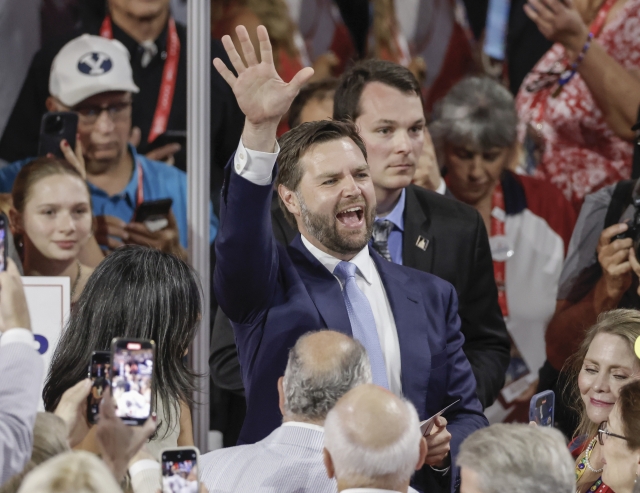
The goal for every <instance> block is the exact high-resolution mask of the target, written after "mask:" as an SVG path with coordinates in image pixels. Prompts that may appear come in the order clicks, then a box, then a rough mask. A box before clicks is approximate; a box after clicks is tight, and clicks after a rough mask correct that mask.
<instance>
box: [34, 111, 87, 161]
mask: <svg viewBox="0 0 640 493" xmlns="http://www.w3.org/2000/svg"><path fill="white" fill-rule="evenodd" d="M77 132H78V115H77V114H76V113H73V112H72V111H62V112H53V113H45V114H44V116H43V117H42V121H41V122H40V142H39V144H38V156H46V155H47V154H49V153H51V154H53V155H54V156H57V157H59V158H63V159H64V154H62V150H61V149H60V142H62V140H63V139H64V140H66V141H67V142H68V143H69V145H70V146H71V149H73V150H74V151H75V148H76V133H77Z"/></svg>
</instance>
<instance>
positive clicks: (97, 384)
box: [87, 351, 111, 424]
mask: <svg viewBox="0 0 640 493" xmlns="http://www.w3.org/2000/svg"><path fill="white" fill-rule="evenodd" d="M110 373H111V353H110V352H109V351H94V352H93V353H91V362H90V363H89V378H90V379H91V392H90V393H89V397H87V421H88V422H89V423H91V424H95V423H97V420H96V417H97V416H98V413H99V412H100V403H101V402H102V394H103V392H104V391H105V390H106V389H107V387H108V386H109V375H110Z"/></svg>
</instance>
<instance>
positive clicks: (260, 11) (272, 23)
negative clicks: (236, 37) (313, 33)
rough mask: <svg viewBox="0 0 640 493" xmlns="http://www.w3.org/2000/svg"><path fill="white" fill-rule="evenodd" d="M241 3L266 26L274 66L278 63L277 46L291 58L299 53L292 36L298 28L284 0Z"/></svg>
mask: <svg viewBox="0 0 640 493" xmlns="http://www.w3.org/2000/svg"><path fill="white" fill-rule="evenodd" d="M243 3H245V4H246V5H247V6H248V7H249V8H250V9H251V10H252V11H253V13H254V14H256V15H257V16H258V18H259V19H260V22H262V23H263V24H264V27H266V28H267V32H268V33H269V39H270V40H271V43H272V45H273V47H274V50H273V56H274V60H275V63H276V66H278V65H279V60H278V49H279V48H282V49H284V51H285V52H286V53H287V55H289V56H290V57H292V58H295V57H297V56H298V55H299V54H300V53H299V52H298V48H296V43H295V40H294V37H293V35H294V33H295V32H296V31H297V29H298V28H297V26H296V24H295V23H294V22H293V20H292V19H291V15H290V14H289V7H288V6H287V3H286V2H285V0H247V1H246V2H243Z"/></svg>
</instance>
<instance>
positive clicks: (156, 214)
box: [133, 199, 173, 233]
mask: <svg viewBox="0 0 640 493" xmlns="http://www.w3.org/2000/svg"><path fill="white" fill-rule="evenodd" d="M172 205H173V200H172V199H160V200H145V201H144V202H143V203H142V204H140V205H139V206H138V208H137V209H136V212H135V214H134V215H133V222H134V223H143V224H144V225H145V226H146V227H147V229H148V230H149V231H151V232H152V233H155V232H156V231H160V230H161V229H164V228H166V227H167V226H168V225H169V212H170V211H171V206H172Z"/></svg>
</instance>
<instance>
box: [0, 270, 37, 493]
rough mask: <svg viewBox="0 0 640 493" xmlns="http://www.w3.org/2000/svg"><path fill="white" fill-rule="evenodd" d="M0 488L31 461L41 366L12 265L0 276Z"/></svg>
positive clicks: (20, 286) (22, 296)
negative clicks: (0, 335) (0, 334)
mask: <svg viewBox="0 0 640 493" xmlns="http://www.w3.org/2000/svg"><path fill="white" fill-rule="evenodd" d="M0 333H2V337H0V485H2V484H4V483H5V482H6V481H7V480H8V479H9V478H11V477H12V476H13V475H14V474H17V473H19V472H21V471H22V469H23V468H24V466H25V464H26V463H27V462H28V461H29V459H30V457H31V447H32V445H33V426H34V424H35V420H36V413H37V412H38V402H39V400H40V390H41V389H40V382H41V381H42V372H43V371H44V363H43V361H42V357H41V356H40V355H39V354H38V351H36V349H35V346H34V339H33V334H32V333H31V321H30V319H29V310H28V308H27V300H26V298H25V295H24V290H23V288H22V280H21V279H20V274H19V272H18V269H17V268H16V266H15V264H14V263H13V261H11V260H9V261H8V267H7V270H6V272H1V273H0Z"/></svg>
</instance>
